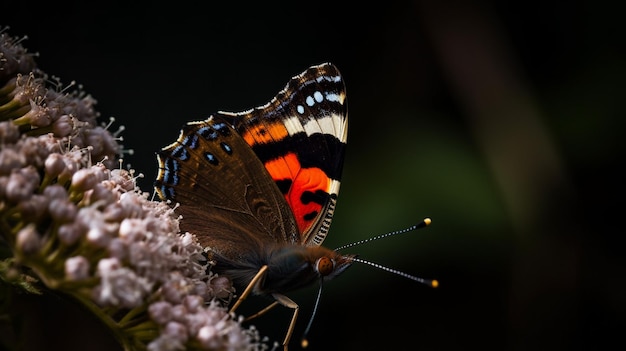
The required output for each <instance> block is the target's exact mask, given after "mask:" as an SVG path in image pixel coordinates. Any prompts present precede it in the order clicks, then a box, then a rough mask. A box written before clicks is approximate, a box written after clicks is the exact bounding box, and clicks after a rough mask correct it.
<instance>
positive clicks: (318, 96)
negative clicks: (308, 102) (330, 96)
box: [313, 91, 324, 102]
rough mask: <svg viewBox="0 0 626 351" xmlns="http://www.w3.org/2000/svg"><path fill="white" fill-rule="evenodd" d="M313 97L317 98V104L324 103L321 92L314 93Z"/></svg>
mask: <svg viewBox="0 0 626 351" xmlns="http://www.w3.org/2000/svg"><path fill="white" fill-rule="evenodd" d="M313 97H314V98H315V101H317V102H322V101H324V96H323V95H322V93H320V92H319V91H316V92H315V93H313Z"/></svg>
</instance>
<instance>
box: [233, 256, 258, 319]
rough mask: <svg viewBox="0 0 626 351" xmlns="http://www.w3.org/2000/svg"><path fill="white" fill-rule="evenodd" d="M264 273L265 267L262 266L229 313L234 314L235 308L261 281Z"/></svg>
mask: <svg viewBox="0 0 626 351" xmlns="http://www.w3.org/2000/svg"><path fill="white" fill-rule="evenodd" d="M265 272H267V265H264V266H263V267H261V269H259V271H258V272H257V274H256V275H255V276H254V278H252V280H250V283H249V284H248V286H247V287H246V289H245V290H244V291H243V293H241V296H239V298H238V299H237V301H235V304H234V305H233V307H231V308H230V312H231V313H232V312H235V310H236V309H237V307H239V305H241V303H242V302H243V300H245V299H246V298H247V297H248V295H250V293H251V292H252V290H253V289H254V287H255V286H256V285H257V283H258V282H259V280H261V278H263V276H264V275H265Z"/></svg>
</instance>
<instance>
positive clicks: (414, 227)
mask: <svg viewBox="0 0 626 351" xmlns="http://www.w3.org/2000/svg"><path fill="white" fill-rule="evenodd" d="M431 222H432V221H431V220H430V218H424V219H423V220H422V221H421V222H419V223H417V224H415V225H412V226H410V227H408V228H405V229H400V230H395V231H393V232H389V233H385V234H381V235H377V236H375V237H372V238H369V239H363V240H359V241H356V242H353V243H350V244H346V245H343V246H340V247H338V248H336V249H335V251H339V250H343V249H347V248H349V247H353V246H357V245H362V244H365V243H369V242H372V241H374V240H379V239H383V238H387V237H390V236H394V235H398V234H404V233H407V232H410V231H413V230H417V229H420V228H425V227H427V226H429V225H430V223H431Z"/></svg>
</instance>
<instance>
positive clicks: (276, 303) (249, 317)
mask: <svg viewBox="0 0 626 351" xmlns="http://www.w3.org/2000/svg"><path fill="white" fill-rule="evenodd" d="M276 305H278V301H274V302H272V303H271V304H270V305H269V306H267V307H265V308H264V309H262V310H260V311H259V312H257V313H255V314H253V315H251V316H248V317H246V319H244V322H247V321H249V320H251V319H254V318H256V317H259V316H262V315H264V314H265V313H266V312H267V311H269V310H271V309H272V308H274V307H276Z"/></svg>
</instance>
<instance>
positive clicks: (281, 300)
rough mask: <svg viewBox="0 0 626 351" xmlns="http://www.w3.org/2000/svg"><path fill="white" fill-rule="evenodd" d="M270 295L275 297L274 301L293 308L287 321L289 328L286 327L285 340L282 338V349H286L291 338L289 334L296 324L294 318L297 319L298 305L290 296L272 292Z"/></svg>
mask: <svg viewBox="0 0 626 351" xmlns="http://www.w3.org/2000/svg"><path fill="white" fill-rule="evenodd" d="M272 296H273V297H274V298H275V299H276V301H277V302H278V303H279V304H281V305H283V306H285V307H288V308H291V309H293V316H292V317H291V322H290V323H289V328H288V329H287V334H286V335H285V340H283V347H284V350H285V351H287V346H288V345H289V340H290V339H291V334H293V329H294V328H295V326H296V319H298V310H299V309H300V306H298V304H297V303H295V302H293V300H291V299H290V298H288V297H287V296H285V295H281V294H272Z"/></svg>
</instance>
